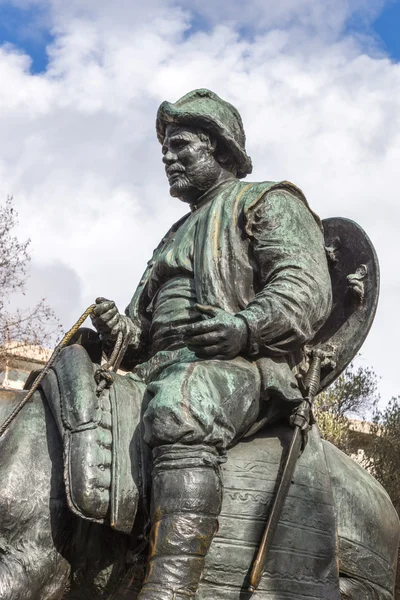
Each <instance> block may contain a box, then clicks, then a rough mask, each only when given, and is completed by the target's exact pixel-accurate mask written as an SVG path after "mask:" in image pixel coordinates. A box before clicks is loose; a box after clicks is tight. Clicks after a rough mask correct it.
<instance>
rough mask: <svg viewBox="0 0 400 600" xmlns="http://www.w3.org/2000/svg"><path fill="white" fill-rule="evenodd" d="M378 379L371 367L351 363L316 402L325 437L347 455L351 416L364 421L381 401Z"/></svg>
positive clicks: (322, 433)
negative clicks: (379, 398)
mask: <svg viewBox="0 0 400 600" xmlns="http://www.w3.org/2000/svg"><path fill="white" fill-rule="evenodd" d="M377 399H378V397H377V376H376V374H375V372H374V371H373V370H372V369H371V368H369V367H358V368H356V367H355V366H354V364H353V363H351V364H350V365H349V366H348V367H347V369H346V370H345V371H344V372H343V373H342V374H341V375H340V377H338V379H337V380H336V381H335V382H334V383H333V384H332V385H331V386H330V387H329V388H328V389H327V390H326V391H325V392H322V393H321V394H319V396H318V397H317V398H316V401H315V405H314V406H315V416H316V420H317V423H318V426H319V428H320V431H321V435H322V437H323V438H324V439H326V440H328V441H329V442H332V444H334V445H335V446H338V448H340V449H341V450H343V451H344V452H346V453H347V454H350V453H351V450H352V443H351V430H350V426H351V423H350V421H349V417H350V418H351V417H361V418H364V417H365V415H366V413H367V411H368V410H370V409H371V408H372V407H373V406H374V405H375V404H376V402H377Z"/></svg>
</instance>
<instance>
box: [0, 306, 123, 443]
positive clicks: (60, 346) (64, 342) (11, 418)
mask: <svg viewBox="0 0 400 600" xmlns="http://www.w3.org/2000/svg"><path fill="white" fill-rule="evenodd" d="M95 308H96V304H91V305H90V306H89V307H88V308H87V309H86V310H85V312H84V313H83V314H82V315H81V316H80V317H79V319H78V320H77V322H76V323H75V325H74V326H73V327H71V329H70V330H69V331H67V333H66V334H65V335H64V337H63V338H62V340H61V342H60V343H59V344H57V346H56V347H55V348H54V350H53V353H52V355H51V356H50V358H49V360H48V361H47V363H46V365H45V367H44V369H43V370H42V371H41V372H40V373H39V375H38V376H37V377H36V379H35V381H34V382H33V384H32V387H31V389H30V390H29V391H28V393H27V395H26V396H25V398H23V399H22V400H21V402H20V403H19V404H18V405H17V406H16V407H15V408H14V410H13V411H12V413H11V414H10V415H9V416H8V417H7V419H6V420H5V421H4V423H3V425H2V426H1V427H0V437H2V435H3V434H4V433H5V431H6V430H7V428H8V427H9V426H10V424H11V423H12V422H13V421H14V419H15V418H16V417H17V415H18V414H19V413H20V411H21V410H22V409H23V408H24V406H25V405H26V404H27V403H28V402H29V400H30V399H31V398H32V396H33V394H34V393H35V392H36V390H37V389H38V387H39V385H40V384H41V383H42V381H43V379H44V378H45V377H46V375H47V373H48V372H49V371H50V369H51V367H52V366H53V364H54V361H55V360H56V358H57V356H58V355H59V353H60V352H61V350H62V349H63V348H64V347H65V346H67V345H68V344H69V342H70V341H71V339H72V338H73V336H74V335H75V333H76V332H77V331H78V329H79V327H80V326H81V325H82V323H83V322H84V321H86V319H87V318H88V317H89V315H91V314H92V312H93V311H94V309H95ZM118 335H119V340H118V341H117V344H116V349H114V352H113V353H112V356H111V358H110V360H109V361H108V363H107V366H109V365H112V361H113V360H115V357H114V354H115V355H118V351H119V349H120V347H121V345H122V335H120V334H118ZM117 346H119V347H118V348H117Z"/></svg>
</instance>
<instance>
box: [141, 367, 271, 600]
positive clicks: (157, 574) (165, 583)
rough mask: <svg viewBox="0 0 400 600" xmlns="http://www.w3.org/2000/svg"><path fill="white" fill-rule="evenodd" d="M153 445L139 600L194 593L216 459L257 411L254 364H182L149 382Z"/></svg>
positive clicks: (216, 506)
mask: <svg viewBox="0 0 400 600" xmlns="http://www.w3.org/2000/svg"><path fill="white" fill-rule="evenodd" d="M148 393H149V394H150V396H151V397H152V399H151V400H150V402H149V405H148V408H147V410H146V413H145V415H144V426H145V439H146V441H147V443H148V444H150V446H152V447H153V457H154V463H153V480H152V511H151V522H152V530H151V543H150V557H149V562H148V572H147V576H146V580H145V584H144V586H143V589H142V591H141V594H140V596H139V598H140V600H175V599H176V600H180V598H185V600H187V599H188V598H193V597H194V595H195V593H196V591H197V587H198V584H199V581H200V578H201V575H202V572H203V568H204V560H205V556H206V554H207V551H208V549H209V547H210V544H211V542H212V539H213V536H214V534H215V532H216V530H217V527H218V515H219V512H220V509H221V501H222V480H221V472H220V466H219V465H220V463H221V462H222V461H224V460H225V450H226V447H227V446H228V445H229V444H230V443H232V441H233V440H234V439H235V438H236V437H237V436H238V435H239V436H240V434H243V433H244V432H245V431H246V430H247V428H248V427H249V426H250V425H251V424H252V422H254V420H255V419H256V418H257V415H258V413H259V396H260V384H259V375H258V371H257V369H256V367H254V366H253V365H251V364H250V363H248V362H247V361H245V360H244V359H236V360H234V361H198V362H186V363H184V362H181V363H179V364H175V365H172V366H169V367H168V368H167V369H165V370H164V371H163V373H162V374H161V375H160V376H159V377H158V378H157V380H156V381H153V382H152V383H151V384H150V385H149V386H148Z"/></svg>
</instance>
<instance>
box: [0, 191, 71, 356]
mask: <svg viewBox="0 0 400 600" xmlns="http://www.w3.org/2000/svg"><path fill="white" fill-rule="evenodd" d="M17 225H18V215H17V212H16V210H15V208H14V206H13V202H12V198H8V199H7V201H6V203H5V204H4V205H2V206H0V358H1V356H2V355H4V353H5V352H6V349H7V345H9V344H10V342H12V343H13V345H14V348H15V346H16V347H17V348H18V349H19V348H21V349H22V348H23V347H25V346H27V345H30V344H34V345H39V346H46V345H48V344H50V343H51V341H52V340H53V338H54V337H55V335H56V334H57V333H58V332H59V330H60V325H59V323H58V320H57V318H56V316H55V314H54V311H53V310H52V309H51V308H50V307H49V306H48V305H47V304H46V303H45V300H44V299H42V300H41V301H40V302H39V303H37V304H36V305H34V306H33V307H32V308H30V309H28V310H20V309H15V308H13V307H12V302H13V301H14V300H15V297H16V295H17V293H18V292H19V293H22V294H25V288H26V281H27V278H28V267H29V262H30V256H29V253H28V247H29V244H30V240H26V241H24V242H21V241H20V240H19V239H18V237H17V236H16V235H15V233H14V232H15V228H16V226H17Z"/></svg>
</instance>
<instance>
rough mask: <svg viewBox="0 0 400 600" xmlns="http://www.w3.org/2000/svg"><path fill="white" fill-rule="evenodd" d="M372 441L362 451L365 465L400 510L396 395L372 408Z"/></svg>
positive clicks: (399, 427)
mask: <svg viewBox="0 0 400 600" xmlns="http://www.w3.org/2000/svg"><path fill="white" fill-rule="evenodd" d="M371 433H372V434H373V443H372V444H371V446H370V447H369V448H367V450H366V466H367V468H368V469H369V470H370V471H371V472H372V473H373V475H374V476H375V477H376V479H377V480H378V481H379V482H380V483H381V484H382V485H383V487H384V488H385V489H386V491H387V492H388V494H389V496H390V498H391V500H392V502H393V504H394V506H395V508H396V510H397V511H398V512H399V513H400V397H399V396H398V397H397V398H392V399H391V400H390V402H389V403H388V404H387V406H386V407H385V408H384V409H382V410H379V409H378V408H377V409H376V410H375V413H374V417H373V424H372V428H371Z"/></svg>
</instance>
